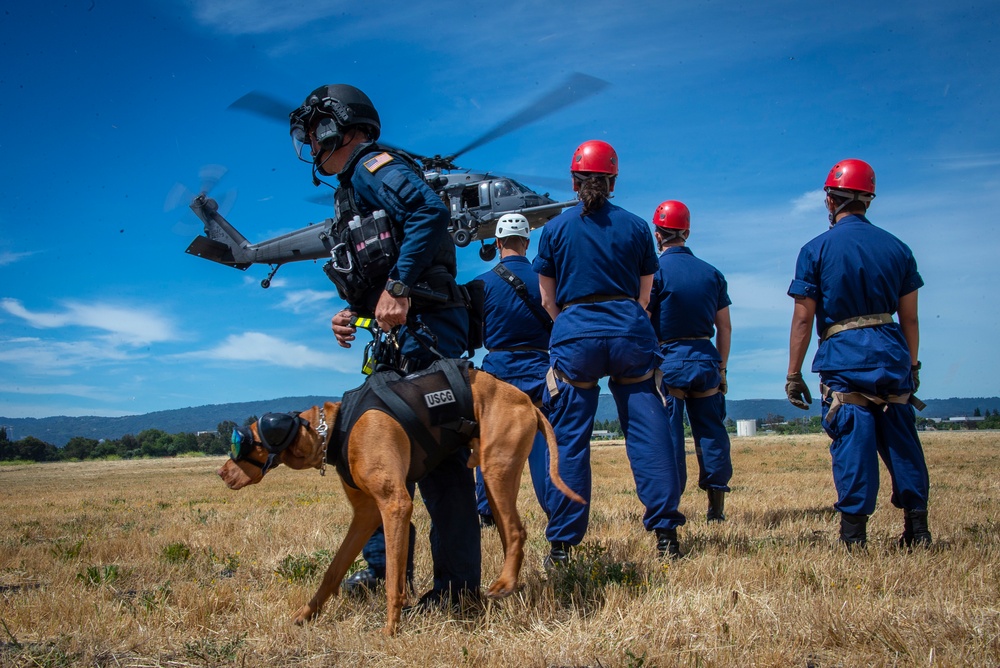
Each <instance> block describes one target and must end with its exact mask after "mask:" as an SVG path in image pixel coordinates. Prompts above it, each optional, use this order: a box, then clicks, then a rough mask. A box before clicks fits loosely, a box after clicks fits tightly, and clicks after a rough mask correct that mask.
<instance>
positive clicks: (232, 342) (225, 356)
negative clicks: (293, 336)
mask: <svg viewBox="0 0 1000 668" xmlns="http://www.w3.org/2000/svg"><path fill="white" fill-rule="evenodd" d="M344 353H345V354H343V355H340V354H331V353H326V352H319V351H316V350H313V349H311V348H309V347H308V346H304V345H302V344H299V343H292V342H290V341H286V340H284V339H279V338H278V337H275V336H271V335H270V334H264V333H262V332H245V333H243V334H234V335H231V336H229V337H227V338H226V340H225V341H223V342H222V343H221V344H219V345H218V346H216V347H215V348H211V349H209V350H202V351H196V352H191V353H183V354H180V355H177V356H176V357H178V358H185V359H208V360H217V361H225V362H248V363H253V364H273V365H275V366H281V367H290V368H293V369H305V368H326V369H330V370H331V371H342V372H351V371H355V370H356V368H357V366H358V361H357V359H356V355H355V353H353V352H351V351H347V350H345V351H344Z"/></svg>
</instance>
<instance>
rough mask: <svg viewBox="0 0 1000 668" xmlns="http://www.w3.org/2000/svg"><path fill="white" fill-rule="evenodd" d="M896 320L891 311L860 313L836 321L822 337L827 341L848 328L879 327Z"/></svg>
mask: <svg viewBox="0 0 1000 668" xmlns="http://www.w3.org/2000/svg"><path fill="white" fill-rule="evenodd" d="M893 322H895V321H894V320H893V319H892V315H891V314H889V313H876V314H874V315H859V316H855V317H853V318H846V319H844V320H841V321H840V322H835V323H833V324H832V325H830V326H829V327H827V328H826V331H824V332H823V336H822V337H821V339H822V340H823V341H826V340H827V339H828V338H830V337H831V336H833V335H834V334H840V333H841V332H843V331H845V330H848V329H863V328H865V327H878V326H879V325H888V324H891V323H893Z"/></svg>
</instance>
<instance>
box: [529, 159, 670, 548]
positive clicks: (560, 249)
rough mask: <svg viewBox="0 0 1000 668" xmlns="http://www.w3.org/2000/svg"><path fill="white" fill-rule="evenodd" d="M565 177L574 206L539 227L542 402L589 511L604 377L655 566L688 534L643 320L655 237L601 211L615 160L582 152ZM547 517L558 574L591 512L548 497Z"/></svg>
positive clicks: (623, 214) (554, 493)
mask: <svg viewBox="0 0 1000 668" xmlns="http://www.w3.org/2000/svg"><path fill="white" fill-rule="evenodd" d="M570 172H571V173H572V177H573V189H574V190H575V191H577V192H578V193H579V197H580V203H579V204H577V205H576V206H575V207H573V208H571V209H567V210H566V211H564V212H563V213H561V214H560V215H559V216H557V217H556V218H554V219H553V220H551V221H549V222H548V223H547V224H546V225H545V227H544V228H543V231H542V236H541V240H540V241H539V244H538V256H537V257H536V258H535V260H534V263H533V267H534V269H535V271H537V272H538V274H539V287H540V289H541V296H542V304H543V305H544V306H545V308H546V310H547V311H548V312H549V314H550V315H551V316H552V319H553V321H554V323H555V324H554V326H553V328H552V338H551V344H550V355H551V361H552V368H551V371H550V373H549V380H550V383H549V399H548V400H547V401H548V405H549V409H550V413H549V415H550V419H551V422H552V426H553V428H554V430H555V434H556V440H557V442H558V444H559V472H560V475H562V477H563V479H564V480H565V481H566V484H567V485H569V487H570V488H571V489H573V490H575V491H577V492H578V493H579V494H580V495H581V496H583V497H584V498H585V499H587V500H588V502H589V500H590V498H591V469H590V438H591V432H592V430H593V425H594V415H595V413H596V412H597V402H598V398H599V394H600V388H599V387H598V384H597V382H598V381H599V380H600V379H601V378H603V377H605V376H610V377H611V380H610V381H609V383H608V386H609V388H610V390H611V393H612V394H613V395H614V398H615V403H616V404H617V407H618V416H619V419H620V421H621V426H622V431H623V432H624V434H625V450H626V453H627V454H628V458H629V462H630V463H631V466H632V474H633V477H634V478H635V483H636V491H637V492H638V496H639V500H640V501H641V502H642V504H643V505H644V506H645V507H646V513H645V515H644V516H643V524H644V525H645V527H646V529H647V530H649V531H655V532H656V536H657V550H658V551H659V553H660V554H661V555H663V556H668V557H677V556H680V549H679V544H678V541H677V527H678V526H680V525H682V524H684V515H682V514H681V513H680V512H679V511H678V509H677V505H678V502H679V501H680V496H681V479H680V471H679V470H678V467H677V461H676V458H675V457H674V454H673V444H672V443H671V442H670V438H671V435H670V429H669V423H668V421H667V413H666V410H665V408H664V403H663V399H662V396H661V395H660V393H659V391H658V388H657V379H656V378H655V372H656V370H657V368H658V367H659V365H660V361H661V359H662V357H661V355H660V351H659V345H658V344H657V339H656V334H655V332H654V331H653V325H652V323H651V322H650V320H649V315H648V314H647V312H646V310H645V309H646V306H647V305H648V303H649V297H650V288H651V286H652V284H653V274H654V273H655V272H656V270H657V267H658V265H657V262H656V250H655V248H654V246H653V236H652V234H650V230H649V226H648V225H647V224H646V222H645V221H644V220H642V219H641V218H639V217H638V216H635V215H633V214H631V213H629V212H628V211H626V210H624V209H622V208H620V207H617V206H615V205H614V204H611V202H610V201H608V200H609V198H610V196H611V192H612V191H613V190H614V186H615V179H616V178H617V176H618V156H617V154H616V153H615V150H614V149H613V148H612V147H611V146H610V145H609V144H607V143H605V142H603V141H587V142H584V143H583V144H581V145H580V146H579V148H577V149H576V152H575V153H574V154H573V159H572V163H571V166H570ZM548 510H549V513H550V515H549V523H548V527H547V528H546V537H547V538H548V540H549V544H550V551H549V555H548V557H547V558H546V560H545V561H546V565H547V566H552V565H558V564H565V563H567V562H568V560H569V557H570V555H569V552H570V548H571V547H572V546H575V545H578V544H579V543H580V542H581V541H582V540H583V537H584V534H585V533H586V531H587V524H588V521H589V511H590V505H589V503H588V505H580V504H578V503H574V502H572V501H571V500H570V499H568V498H567V497H565V496H564V495H563V494H561V493H560V492H559V491H558V490H555V489H554V488H553V487H552V486H550V487H549V494H548Z"/></svg>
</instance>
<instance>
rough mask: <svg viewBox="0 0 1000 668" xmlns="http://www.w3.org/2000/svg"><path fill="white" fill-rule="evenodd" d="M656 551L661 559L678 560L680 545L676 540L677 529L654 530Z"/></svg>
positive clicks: (680, 555)
mask: <svg viewBox="0 0 1000 668" xmlns="http://www.w3.org/2000/svg"><path fill="white" fill-rule="evenodd" d="M656 551H657V553H658V554H659V555H660V558H661V559H680V558H681V557H682V556H684V555H682V554H681V543H680V541H679V540H677V529H657V530H656Z"/></svg>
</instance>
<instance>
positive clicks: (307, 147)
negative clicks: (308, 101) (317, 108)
mask: <svg viewBox="0 0 1000 668" xmlns="http://www.w3.org/2000/svg"><path fill="white" fill-rule="evenodd" d="M313 115H314V109H313V107H311V106H309V105H305V106H302V107H299V108H298V109H296V110H295V111H293V112H292V113H290V114H289V115H288V122H289V124H290V125H291V135H292V148H294V149H295V155H296V156H297V157H298V159H299V160H302V161H303V162H312V161H313V159H312V145H311V144H310V143H309V128H310V127H311V125H312V118H313Z"/></svg>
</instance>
